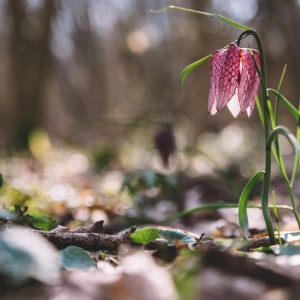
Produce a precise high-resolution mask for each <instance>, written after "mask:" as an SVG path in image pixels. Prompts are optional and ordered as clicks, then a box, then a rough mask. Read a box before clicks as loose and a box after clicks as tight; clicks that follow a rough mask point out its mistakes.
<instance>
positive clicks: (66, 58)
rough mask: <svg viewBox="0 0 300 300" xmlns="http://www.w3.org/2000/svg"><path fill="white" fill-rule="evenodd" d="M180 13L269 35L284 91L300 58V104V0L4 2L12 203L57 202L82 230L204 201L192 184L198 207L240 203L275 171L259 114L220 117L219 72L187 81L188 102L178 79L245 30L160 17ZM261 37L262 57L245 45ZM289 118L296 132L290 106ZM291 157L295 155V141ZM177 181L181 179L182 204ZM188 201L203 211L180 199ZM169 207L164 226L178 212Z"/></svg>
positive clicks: (291, 88) (5, 126) (3, 139)
mask: <svg viewBox="0 0 300 300" xmlns="http://www.w3.org/2000/svg"><path fill="white" fill-rule="evenodd" d="M167 5H177V6H182V7H186V8H192V9H194V10H201V11H206V12H214V13H218V14H222V15H225V16H227V17H229V18H232V19H234V20H235V21H237V22H240V23H242V24H245V25H246V26H248V27H252V28H254V29H255V30H257V31H258V32H259V34H260V35H261V37H262V40H263V42H264V46H265V51H266V61H267V73H268V86H269V87H272V88H276V87H277V85H278V81H279V78H280V75H281V72H282V69H283V66H284V64H285V63H287V65H288V67H287V73H286V76H285V80H284V83H283V88H282V93H283V94H284V95H285V96H286V97H287V98H288V99H289V100H290V101H291V102H292V103H293V104H294V105H295V106H296V107H297V106H298V104H297V103H298V100H299V94H300V85H299V77H300V56H299V53H300V41H299V39H298V38H297V36H298V35H299V34H298V32H299V30H300V19H299V13H300V1H299V0H298V1H297V0H290V1H284V2H283V1H279V0H265V1H262V0H242V1H241V0H228V1H222V0H201V1H200V0H174V1H166V0H122V1H119V0H85V1H79V0H75V1H74V0H55V1H54V0H53V1H52V0H1V1H0V38H1V47H0V90H1V93H0V102H1V109H0V124H1V135H0V146H1V148H0V149H1V156H2V159H1V172H2V173H3V175H4V178H5V179H6V181H7V183H9V185H6V186H4V189H3V191H2V196H1V203H2V204H3V205H4V204H5V203H8V204H6V205H10V204H12V203H14V204H15V203H17V204H20V205H25V204H26V205H28V204H30V201H36V199H38V200H40V201H39V204H38V208H39V209H45V208H46V207H48V206H49V203H50V202H51V203H52V204H51V205H52V209H53V214H60V215H61V216H64V217H62V219H61V220H60V221H61V223H67V221H68V211H67V209H66V207H69V208H70V207H71V208H74V211H73V212H72V214H73V217H74V216H75V219H76V220H79V221H80V222H81V221H82V222H84V221H97V220H99V219H101V218H102V219H104V220H106V221H108V220H109V219H110V217H111V215H110V213H112V212H113V213H114V214H118V215H122V214H123V213H124V211H125V210H126V211H130V210H128V209H129V208H130V207H132V203H133V201H137V202H136V203H138V199H141V198H140V197H141V195H142V196H144V197H146V198H147V197H148V198H149V197H150V198H156V197H158V196H159V195H160V196H161V197H163V198H164V199H165V198H166V199H167V200H168V199H169V200H172V201H175V200H176V201H177V202H179V208H181V209H182V208H184V207H187V206H192V205H194V204H195V201H194V200H193V199H195V195H194V194H193V193H194V192H195V191H194V190H192V187H193V186H197V185H199V184H200V185H201V184H202V187H203V188H202V190H201V191H200V192H199V191H198V194H197V195H198V196H196V199H198V198H202V199H203V201H204V202H207V201H208V200H209V199H210V198H214V200H224V201H236V200H237V199H238V194H239V192H240V191H241V189H242V188H243V183H244V182H245V181H247V178H249V177H251V176H252V175H253V174H254V173H255V172H256V171H257V170H258V169H261V168H263V165H262V163H263V160H264V157H263V133H262V130H261V125H260V123H259V118H258V114H257V113H254V116H253V118H252V119H250V120H248V119H247V117H246V116H245V115H242V116H239V118H238V119H236V120H235V119H233V118H232V117H231V115H230V113H229V111H227V110H224V111H222V112H221V113H219V114H218V115H217V116H216V117H214V118H212V117H210V116H209V114H208V112H207V99H208V92H209V63H206V64H205V65H202V66H201V67H199V68H197V69H195V70H194V71H193V72H192V73H190V74H189V75H188V77H187V79H186V82H185V91H184V99H183V101H181V90H180V86H179V75H180V72H181V71H182V69H183V68H184V67H186V66H187V65H188V64H190V63H192V62H194V61H196V60H198V59H200V58H202V57H204V56H206V55H208V54H210V53H212V52H213V51H214V50H216V49H220V48H222V47H224V46H225V45H227V44H228V43H230V42H231V41H233V40H235V39H236V38H237V37H238V35H239V34H240V31H239V30H237V29H233V28H232V27H230V26H228V25H226V24H223V23H222V22H219V21H217V20H214V19H210V18H208V17H205V16H200V15H197V14H187V13H183V12H179V11H169V12H166V13H160V14H155V13H151V12H150V9H154V10H155V9H160V8H162V7H165V6H167ZM249 41H250V42H251V46H252V47H254V48H256V45H255V43H254V42H253V41H252V40H247V41H244V42H243V46H245V47H247V42H249ZM280 122H281V123H282V124H283V125H286V126H287V127H289V128H290V129H291V131H292V132H295V128H296V124H295V122H293V120H292V118H290V116H289V113H288V111H287V110H286V109H285V108H284V107H283V106H282V107H281V120H280ZM168 126H171V127H172V134H174V137H175V142H176V150H177V151H176V154H174V155H173V156H172V157H171V158H170V161H169V168H166V167H165V166H164V164H163V163H162V161H161V158H160V157H159V152H158V151H157V150H156V149H155V147H156V146H157V145H156V146H155V142H154V140H153V138H154V136H155V134H157V133H159V132H161V131H163V130H165V129H166V128H168ZM283 142H284V141H283ZM171 152H172V151H171ZM283 152H284V154H285V155H286V156H288V155H291V154H292V150H291V148H289V146H288V145H285V144H283ZM26 153H27V154H26ZM28 154H30V155H29V156H28ZM165 165H166V164H165ZM147 169H149V170H152V171H147ZM135 170H138V171H135ZM220 170H224V171H220ZM128 172H129V173H128ZM132 172H133V173H132ZM134 172H136V173H134ZM147 172H148V173H147ZM149 172H150V173H149ZM151 172H152V173H151ZM127 173H128V175H126V174H127ZM275 173H276V169H275ZM153 174H154V175H153ZM162 174H167V175H166V176H167V177H165V176H164V175H162ZM168 174H169V175H170V176H173V175H174V177H177V180H178V182H179V183H178V184H180V185H179V186H180V189H178V190H177V192H176V196H174V191H172V189H173V187H174V186H173V184H174V182H173V181H172V180H171V179H170V178H171V177H170V178H169V177H168V176H169V175H168ZM275 175H276V174H275ZM126 176H129V177H126ZM143 176H144V177H143ZM149 176H150V177H149ZM151 176H152V177H151ZM153 176H154V177H153ZM200 176H201V180H202V181H201V180H200V179H199V180H198V181H196V179H195V178H199V177H200ZM209 176H212V178H214V179H213V180H212V179H211V177H209ZM124 178H125V181H124ZM141 178H142V179H141ZM149 178H150V179H149ZM153 178H156V179H155V180H154V179H153ZM186 178H188V180H187V179H186ZM219 178H221V179H222V182H224V183H225V186H223V185H222V184H221V183H219V181H218V180H219ZM159 179H160V182H158V181H159ZM126 180H127V181H126ZM149 180H150V181H149ZM151 180H152V181H151ZM157 180H158V181H157ZM124 182H125V183H126V184H127V185H128V186H127V193H126V192H124ZM141 182H142V183H141ZM149 182H150V183H151V182H152V184H150V185H149ZM191 182H192V184H191ZM199 182H200V183H199ZM208 183H210V184H212V185H213V187H212V188H211V190H210V193H207V190H208ZM136 184H140V185H141V191H136ZM147 184H148V185H147ZM122 185H123V193H121V194H120V193H119V191H120V189H121V187H122ZM168 185H169V186H168ZM162 186H164V189H162V188H161V187H162ZM225 188H228V190H227V189H225ZM218 189H219V190H220V191H219V190H218ZM8 190H9V191H8ZM187 190H189V191H190V193H189V194H185V192H186V191H187ZM165 191H168V192H167V193H165ZM170 191H171V192H170ZM211 191H213V196H212V193H211ZM279 192H280V191H279ZM133 194H134V195H133ZM298 194H300V191H298ZM183 195H184V197H185V198H186V199H187V202H188V201H190V204H188V205H187V204H183V203H181V204H180V200H178V199H181V198H183ZM296 195H297V193H296ZM134 196H136V198H135V200H134ZM9 199H11V200H9ZM172 201H171V202H172ZM34 203H35V204H34V205H36V202H34ZM161 203H162V202H158V203H157V205H160V206H159V207H158V208H157V211H156V212H155V213H154V214H153V213H152V217H153V215H156V216H158V215H159V214H158V211H162V210H163V211H164V212H168V213H171V212H172V211H174V206H172V203H171V204H170V203H169V204H170V205H169V204H168V205H166V206H163V208H162V207H161V206H162V205H161ZM4 206H5V205H4ZM104 206H105V210H103V207H104ZM89 207H92V208H93V209H92V212H91V210H90V209H89ZM137 215H138V214H137V213H136V212H135V213H134V212H132V214H131V216H136V217H137ZM63 218H65V219H63ZM70 218H71V217H70ZM152 219H153V218H152ZM154 219H155V218H154ZM158 219H159V218H158ZM162 219H163V217H162Z"/></svg>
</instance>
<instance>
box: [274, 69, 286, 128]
mask: <svg viewBox="0 0 300 300" xmlns="http://www.w3.org/2000/svg"><path fill="white" fill-rule="evenodd" d="M285 71H286V65H284V68H283V71H282V74H281V77H280V80H279V84H278V88H277V92H278V93H279V94H280V90H281V86H282V82H283V78H284V75H285ZM278 111H279V97H278V96H277V98H276V102H275V124H276V126H277V125H278V117H279V114H278Z"/></svg>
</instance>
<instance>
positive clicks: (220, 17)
mask: <svg viewBox="0 0 300 300" xmlns="http://www.w3.org/2000/svg"><path fill="white" fill-rule="evenodd" d="M167 10H181V11H185V12H191V13H196V14H201V15H205V16H208V17H212V18H216V19H218V20H220V21H222V22H224V23H227V24H229V25H231V26H233V27H236V28H239V29H241V30H244V31H246V30H253V29H251V28H249V27H246V26H244V25H242V24H239V23H237V22H235V21H232V20H231V19H228V18H225V17H223V16H221V15H217V14H211V13H207V12H203V11H198V10H193V9H188V8H184V7H179V6H173V5H170V6H167V7H164V8H162V9H159V10H150V11H151V12H153V13H160V12H164V11H167Z"/></svg>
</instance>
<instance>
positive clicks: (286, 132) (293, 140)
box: [266, 126, 300, 155]
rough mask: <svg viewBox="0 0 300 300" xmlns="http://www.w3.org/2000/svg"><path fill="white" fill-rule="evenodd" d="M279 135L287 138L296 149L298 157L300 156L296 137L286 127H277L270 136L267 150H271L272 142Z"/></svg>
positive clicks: (299, 147) (299, 146)
mask: <svg viewBox="0 0 300 300" xmlns="http://www.w3.org/2000/svg"><path fill="white" fill-rule="evenodd" d="M278 134H282V135H283V136H285V137H286V138H287V140H288V141H289V142H290V144H291V146H292V147H293V148H294V150H295V153H296V155H299V154H300V145H299V142H298V140H297V139H296V137H295V136H294V135H293V134H292V133H291V132H290V131H289V130H288V129H287V128H286V127H285V126H277V127H276V128H275V129H274V130H273V131H272V132H271V134H270V136H269V138H268V140H267V143H266V149H267V150H268V149H271V146H272V142H273V140H274V139H275V137H276V136H278Z"/></svg>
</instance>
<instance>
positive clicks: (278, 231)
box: [273, 191, 282, 246]
mask: <svg viewBox="0 0 300 300" xmlns="http://www.w3.org/2000/svg"><path fill="white" fill-rule="evenodd" d="M276 202H277V201H276V194H275V192H274V191H273V204H274V216H275V222H276V229H277V233H278V240H279V244H280V246H282V240H281V236H280V227H279V221H278V213H277V207H276Z"/></svg>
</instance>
